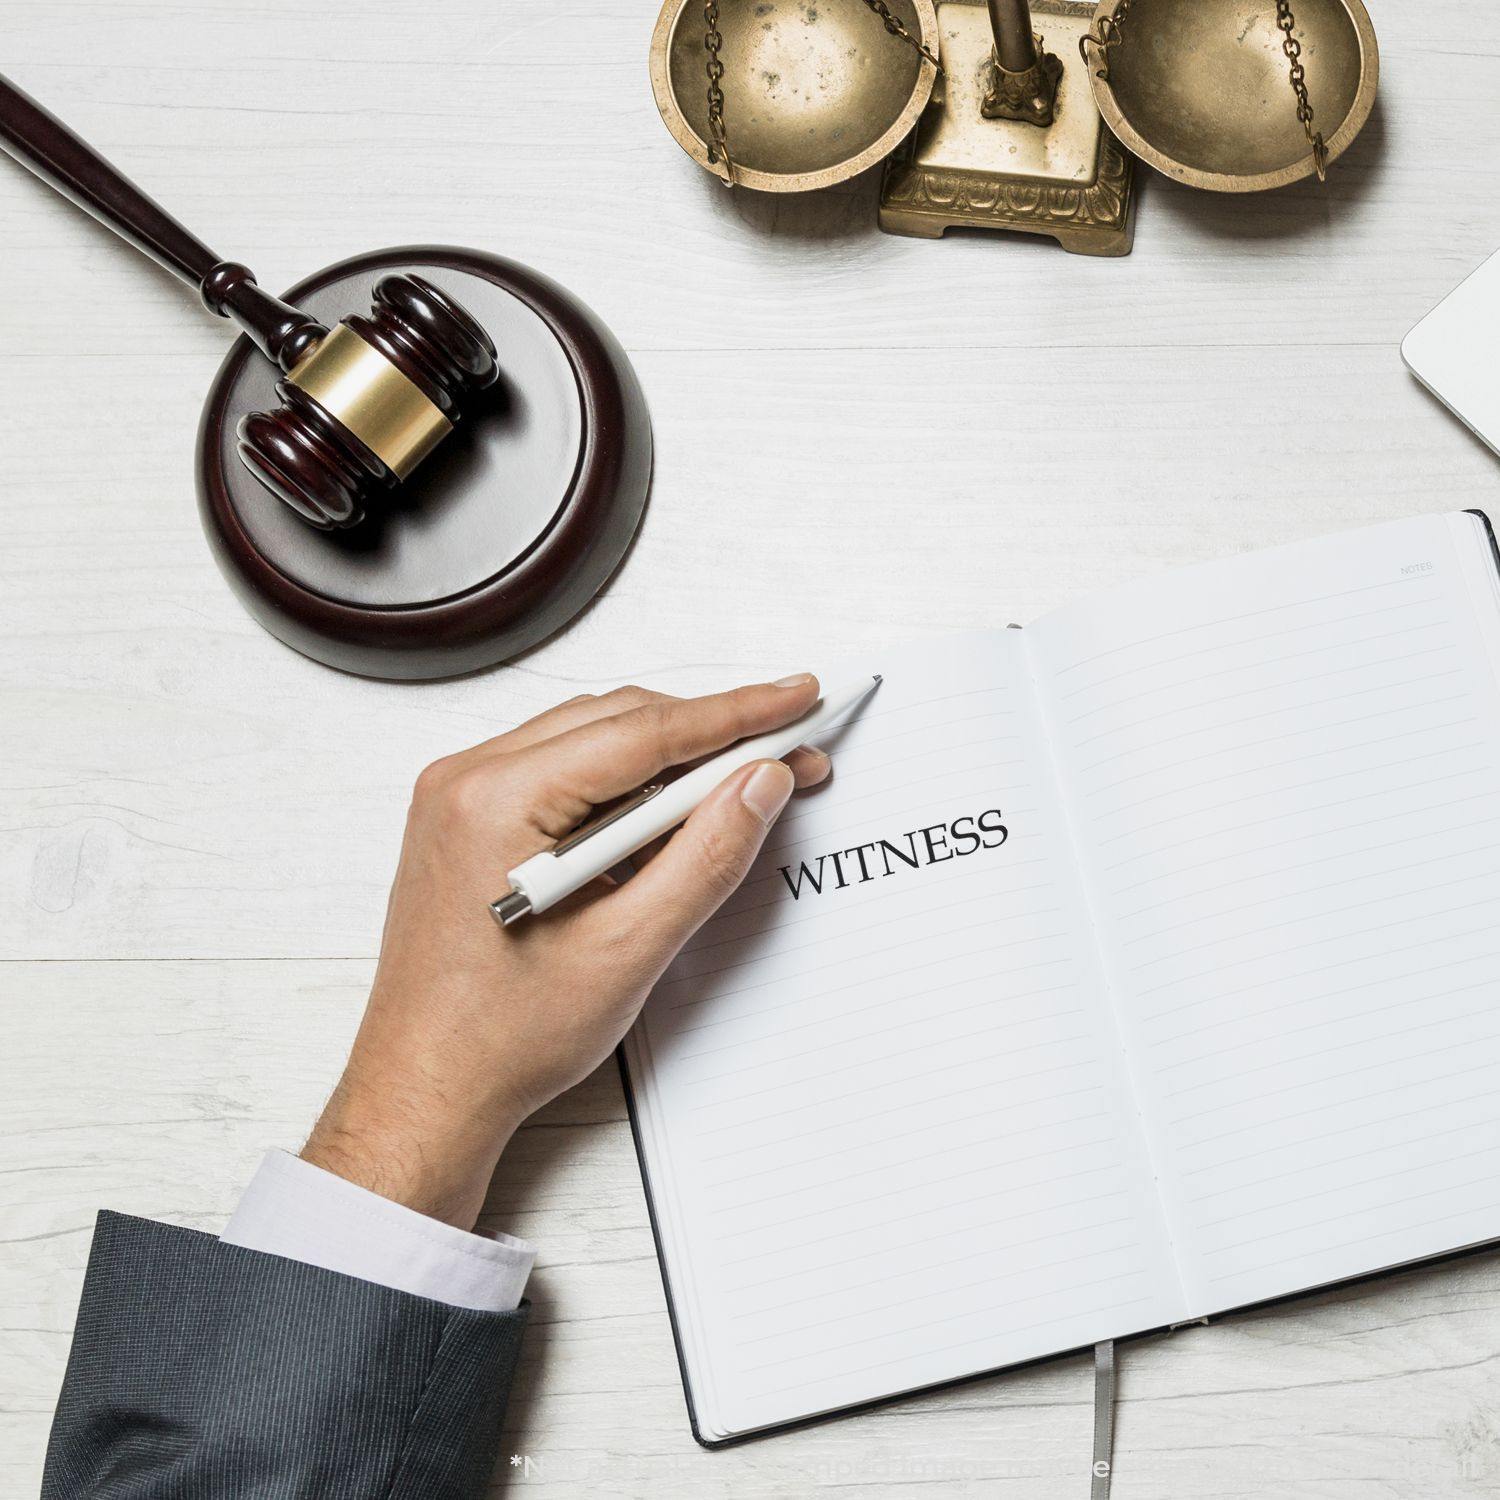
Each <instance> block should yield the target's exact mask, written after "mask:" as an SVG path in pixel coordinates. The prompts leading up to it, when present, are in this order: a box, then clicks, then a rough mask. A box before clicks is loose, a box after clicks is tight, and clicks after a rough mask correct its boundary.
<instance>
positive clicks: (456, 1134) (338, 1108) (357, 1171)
mask: <svg viewBox="0 0 1500 1500" xmlns="http://www.w3.org/2000/svg"><path fill="white" fill-rule="evenodd" d="M517 1124H519V1121H514V1122H510V1121H506V1122H502V1123H500V1124H499V1125H498V1126H497V1125H496V1123H495V1122H494V1121H493V1119H491V1118H489V1117H487V1116H486V1117H485V1118H484V1120H483V1123H482V1124H481V1123H480V1121H479V1120H478V1119H476V1117H475V1116H474V1115H473V1114H470V1113H468V1112H466V1111H462V1110H460V1111H453V1110H451V1109H450V1108H448V1107H447V1106H446V1105H445V1104H444V1102H443V1101H441V1100H435V1099H432V1098H430V1097H424V1096H422V1095H421V1094H420V1093H419V1092H418V1091H416V1090H414V1089H413V1088H412V1087H411V1086H410V1085H409V1084H405V1083H403V1082H402V1081H400V1080H397V1079H392V1078H387V1079H374V1078H370V1077H367V1076H365V1075H364V1074H363V1073H362V1072H361V1071H360V1070H359V1069H357V1068H356V1066H355V1065H354V1063H352V1062H351V1064H350V1066H349V1067H348V1068H347V1069H346V1070H345V1072H344V1076H343V1077H342V1078H341V1079H340V1080H339V1083H338V1086H337V1088H335V1089H334V1092H333V1096H332V1097H331V1098H330V1099H329V1101H328V1104H327V1106H326V1108H325V1109H324V1110H323V1113H322V1115H321V1116H320V1117H319V1119H318V1122H317V1124H316V1125H315V1126H314V1127H313V1130H312V1134H311V1135H310V1136H309V1137H308V1140H307V1144H306V1145H305V1146H304V1147H303V1148H302V1150H301V1152H300V1153H299V1155H300V1156H301V1158H302V1160H304V1161H307V1162H310V1163H311V1164H312V1165H313V1166H316V1167H321V1168H322V1169H323V1170H324V1171H326V1172H332V1173H333V1174H334V1175H335V1176H338V1177H342V1178H344V1179H345V1180H346V1181H349V1182H352V1183H354V1184H355V1185H356V1186H358V1187H362V1188H365V1189H366V1190H368V1191H369V1192H372V1193H376V1194H378V1195H379V1196H380V1197H382V1198H388V1199H390V1200H391V1201H392V1202H393V1203H399V1204H401V1205H403V1206H404V1207H406V1208H410V1209H413V1210H415V1211H416V1212H417V1213H420V1214H425V1215H427V1216H428V1217H429V1218H433V1219H439V1220H441V1221H442V1222H444V1223H446V1224H452V1225H453V1226H455V1227H456V1228H458V1229H464V1230H470V1229H472V1228H473V1227H474V1224H475V1221H476V1220H477V1219H478V1217H479V1213H480V1210H481V1209H482V1208H483V1206H484V1198H485V1193H486V1191H487V1190H488V1188H489V1183H490V1179H491V1178H492V1177H493V1176H494V1172H495V1166H496V1164H497V1162H498V1161H499V1159H500V1153H501V1151H502V1150H503V1149H504V1148H505V1145H506V1143H507V1142H508V1141H509V1139H510V1136H511V1135H512V1133H513V1132H514V1129H515V1126H516V1125H517Z"/></svg>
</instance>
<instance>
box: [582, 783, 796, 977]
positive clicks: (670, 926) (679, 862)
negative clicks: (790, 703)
mask: <svg viewBox="0 0 1500 1500" xmlns="http://www.w3.org/2000/svg"><path fill="white" fill-rule="evenodd" d="M794 785H795V780H794V777H793V775H792V772H791V770H790V768H789V767H787V766H786V765H784V764H783V763H782V762H781V761H779V760H761V761H756V762H755V764H754V765H750V766H745V767H743V768H742V769H741V770H739V771H736V772H735V773H734V775H732V776H730V777H729V779H728V780H727V781H725V782H724V783H723V785H722V786H720V787H719V788H718V789H717V790H716V791H715V792H713V793H712V794H711V795H710V796H709V797H707V798H706V799H705V800H704V801H703V802H702V803H701V804H700V805H699V807H698V809H697V811H696V812H694V813H693V815H692V817H690V818H689V819H688V820H687V822H686V823H684V824H683V825H682V827H681V828H680V829H679V830H678V831H677V832H676V833H675V834H673V835H672V837H671V839H670V840H669V841H668V843H667V845H666V847H665V848H663V849H662V850H661V851H660V853H658V854H657V856H656V858H655V859H653V860H652V861H651V862H650V864H648V865H647V866H646V868H645V869H643V870H642V871H641V872H640V874H638V875H637V876H636V877H635V878H634V879H633V880H630V881H627V882H626V883H625V884H624V885H623V886H621V887H620V888H619V889H618V890H616V891H612V892H611V893H610V895H609V899H608V900H607V901H604V902H601V903H599V905H598V906H597V907H596V908H595V909H594V914H595V915H596V916H598V917H600V918H602V919H604V920H606V921H608V922H610V923H611V924H616V930H620V929H619V927H618V924H620V923H621V922H623V923H624V925H625V930H627V931H635V932H649V933H650V934H651V938H652V942H653V944H654V945H657V946H658V951H659V953H660V955H661V962H662V964H663V965H665V963H666V962H667V961H669V960H670V958H671V956H672V954H674V953H675V952H676V951H677V950H678V948H680V947H681V946H682V945H683V943H685V942H686V941H687V940H688V938H690V937H691V936H692V935H693V933H695V932H696V931H697V930H698V928H699V927H701V926H702V925H703V923H704V922H706V921H707V920H708V918H709V917H711V916H712V915H713V914H714V912H716V911H717V910H718V909H719V907H720V906H721V905H722V904H723V902H724V900H725V898H726V897H727V896H728V895H729V894H730V893H731V892H732V891H733V890H735V889H736V888H737V887H738V886H739V884H740V882H741V881H742V880H743V879H744V878H745V875H746V873H747V872H748V871H749V869H750V866H751V865H752V864H753V863H754V861H755V856H756V855H757V854H759V853H760V847H761V845H762V844H763V843H764V842H765V837H766V833H767V831H768V830H769V829H770V827H771V825H772V824H773V823H774V822H775V821H776V819H777V818H778V817H779V816H780V815H781V810H782V809H783V808H784V807H785V806H786V803H787V798H788V797H790V796H791V795H792V789H793V786H794Z"/></svg>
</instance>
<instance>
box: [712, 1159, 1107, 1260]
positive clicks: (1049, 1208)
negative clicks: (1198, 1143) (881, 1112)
mask: <svg viewBox="0 0 1500 1500" xmlns="http://www.w3.org/2000/svg"><path fill="white" fill-rule="evenodd" d="M1113 1165H1114V1164H1113V1163H1111V1167H1113ZM1109 1169H1110V1168H1105V1169H1104V1170H1109ZM1078 1175H1081V1176H1089V1175H1093V1172H1092V1169H1091V1170H1090V1171H1089V1172H1086V1173H1080V1174H1078ZM1058 1180H1059V1181H1061V1180H1062V1179H1058ZM1028 1186H1031V1187H1034V1186H1035V1184H1034V1183H1032V1184H1028ZM1011 1194H1012V1190H1011V1189H1010V1188H995V1189H994V1190H993V1191H991V1192H988V1193H979V1194H964V1195H963V1196H961V1197H958V1198H954V1199H951V1200H950V1201H949V1202H948V1203H946V1204H935V1205H931V1206H929V1207H928V1208H926V1209H924V1213H926V1214H933V1215H935V1214H937V1213H939V1212H941V1211H942V1209H943V1208H957V1207H960V1206H969V1205H972V1204H975V1203H988V1202H990V1201H991V1200H992V1199H995V1198H1007V1197H1010V1196H1011ZM1129 1196H1130V1193H1129V1190H1128V1189H1126V1188H1123V1187H1120V1188H1112V1189H1111V1190H1110V1191H1108V1192H1088V1193H1079V1194H1078V1195H1077V1197H1074V1198H1064V1199H1062V1200H1061V1201H1060V1202H1058V1203H1049V1204H1047V1205H1046V1208H1045V1212H1046V1213H1049V1214H1061V1213H1065V1212H1066V1211H1067V1210H1068V1209H1070V1208H1081V1207H1083V1206H1084V1205H1085V1204H1105V1203H1108V1202H1110V1201H1112V1200H1113V1199H1115V1198H1128V1197H1129ZM934 1223H935V1220H934V1221H932V1222H928V1224H927V1227H928V1230H929V1231H931V1230H932V1228H933V1224H934ZM868 1229H869V1225H867V1224H854V1225H847V1224H846V1225H841V1227H840V1228H838V1229H835V1230H832V1231H830V1232H829V1233H828V1234H821V1235H818V1236H816V1237H815V1238H813V1239H807V1240H792V1241H782V1242H781V1243H780V1244H779V1245H778V1246H777V1254H778V1255H780V1256H790V1255H795V1254H797V1253H798V1252H800V1251H802V1250H807V1249H810V1248H811V1247H812V1246H814V1245H827V1244H831V1243H832V1242H833V1241H834V1240H847V1239H849V1238H850V1237H851V1236H860V1235H864V1234H865V1233H867V1232H868ZM727 1238H730V1239H735V1238H739V1239H743V1238H744V1236H743V1233H742V1234H740V1235H738V1236H735V1235H730V1236H727ZM765 1258H766V1251H765V1246H764V1245H760V1246H758V1247H757V1249H756V1251H755V1252H754V1253H753V1254H749V1255H740V1256H736V1257H735V1258H734V1259H733V1260H725V1261H723V1262H722V1264H723V1265H724V1266H725V1267H726V1268H727V1267H730V1266H740V1265H744V1264H746V1263H747V1262H749V1261H757V1262H759V1263H761V1264H762V1265H763V1264H764V1263H765ZM804 1269H805V1268H804ZM794 1274H801V1273H794Z"/></svg>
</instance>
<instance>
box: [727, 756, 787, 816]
mask: <svg viewBox="0 0 1500 1500" xmlns="http://www.w3.org/2000/svg"><path fill="white" fill-rule="evenodd" d="M792 785H793V782H792V773H791V771H789V770H788V769H787V767H786V766H784V765H783V764H782V763H781V762H780V761H779V760H768V761H766V762H765V763H764V764H763V765H759V766H757V767H756V768H755V770H754V771H752V772H751V773H750V779H749V780H748V781H747V782H746V783H745V786H744V790H743V791H741V793H740V801H742V802H743V803H744V804H745V806H746V807H748V808H749V809H750V811H751V812H753V813H754V814H755V816H756V817H757V818H759V819H760V820H761V822H762V823H767V824H769V823H770V822H772V820H773V819H774V818H775V817H776V814H777V813H779V812H780V811H781V809H782V808H783V807H785V806H786V799H787V798H788V797H790V796H791V795H792Z"/></svg>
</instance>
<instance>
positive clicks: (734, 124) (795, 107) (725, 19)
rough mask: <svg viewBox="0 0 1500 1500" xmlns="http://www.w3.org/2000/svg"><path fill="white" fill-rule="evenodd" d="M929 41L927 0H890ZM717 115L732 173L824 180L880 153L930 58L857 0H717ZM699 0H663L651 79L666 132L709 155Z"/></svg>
mask: <svg viewBox="0 0 1500 1500" xmlns="http://www.w3.org/2000/svg"><path fill="white" fill-rule="evenodd" d="M888 4H889V5H890V10H891V14H892V15H893V16H895V17H896V19H897V20H898V21H900V22H901V23H902V24H903V25H904V26H905V27H906V29H907V30H908V31H909V32H910V33H911V35H913V36H919V37H921V39H922V41H923V43H924V44H925V45H926V46H927V47H928V48H929V49H930V50H931V51H932V52H934V53H936V51H937V45H938V43H937V12H936V11H935V10H934V8H933V3H932V0H888ZM719 11H720V15H719V32H720V34H721V35H722V36H723V39H724V41H723V46H722V48H721V49H720V53H719V56H720V60H721V61H722V62H723V64H724V77H723V80H722V82H721V84H720V87H721V88H722V89H723V91H724V124H725V127H726V129H727V132H728V137H729V155H730V157H731V159H732V160H733V162H734V180H735V182H736V183H738V184H739V185H740V186H741V187H749V188H759V189H760V190H761V191H763V192H768V193H803V192H808V191H809V190H811V189H813V188H825V187H832V186H833V184H834V183H836V182H843V181H845V180H846V179H847V178H850V177H853V176H855V175H856V174H857V173H859V172H862V171H864V170H865V168H866V167H870V166H873V165H874V164H875V163H876V162H878V161H880V160H881V159H882V158H883V157H885V156H888V155H889V154H890V153H891V152H892V151H893V150H894V149H895V148H896V146H897V145H898V144H899V143H900V141H901V140H902V139H903V138H904V137H905V136H906V134H907V133H908V132H909V131H910V130H911V129H912V127H913V126H914V125H915V124H916V123H917V118H918V116H919V115H920V114H921V113H922V110H923V108H924V107H925V106H926V104H927V100H928V98H929V96H930V95H931V93H932V85H933V81H934V79H935V78H936V69H935V68H934V67H933V66H932V64H931V63H930V62H928V61H927V60H926V59H925V58H923V57H922V55H921V54H920V53H919V52H917V50H916V49H915V48H914V47H911V46H910V45H908V44H907V43H906V42H904V41H902V40H901V38H900V37H897V36H892V35H891V34H890V33H889V32H887V31H886V29H885V27H884V25H883V24H882V22H881V20H880V18H879V17H878V16H877V15H876V14H875V13H874V12H873V11H871V9H870V8H869V6H868V5H866V4H865V0H753V3H752V0H724V3H722V4H721V5H720V7H719ZM704 37H705V27H704V22H703V5H702V0H667V3H666V4H665V5H664V6H663V7H662V12H661V17H660V19H659V20H658V21H657V23H656V33H655V35H654V36H653V37H652V39H651V87H652V89H653V91H654V92H655V94H656V107H657V109H659V110H660V111H661V117H662V119H663V120H664V121H665V122H666V126H667V129H668V130H670V131H671V132H672V136H673V139H675V140H676V142H677V144H678V145H679V146H681V147H682V149H683V150H684V151H686V152H687V154H688V155H689V156H691V157H692V158H693V160H694V161H696V162H697V163H698V165H699V166H701V167H707V168H708V170H709V171H711V172H713V173H715V174H716V175H717V176H720V177H722V176H724V169H723V166H722V165H721V164H720V163H718V162H715V163H713V164H712V165H710V163H709V160H708V144H707V143H708V138H709V130H708V74H707V72H706V68H707V64H708V52H707V50H706V49H705V47H704Z"/></svg>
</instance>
